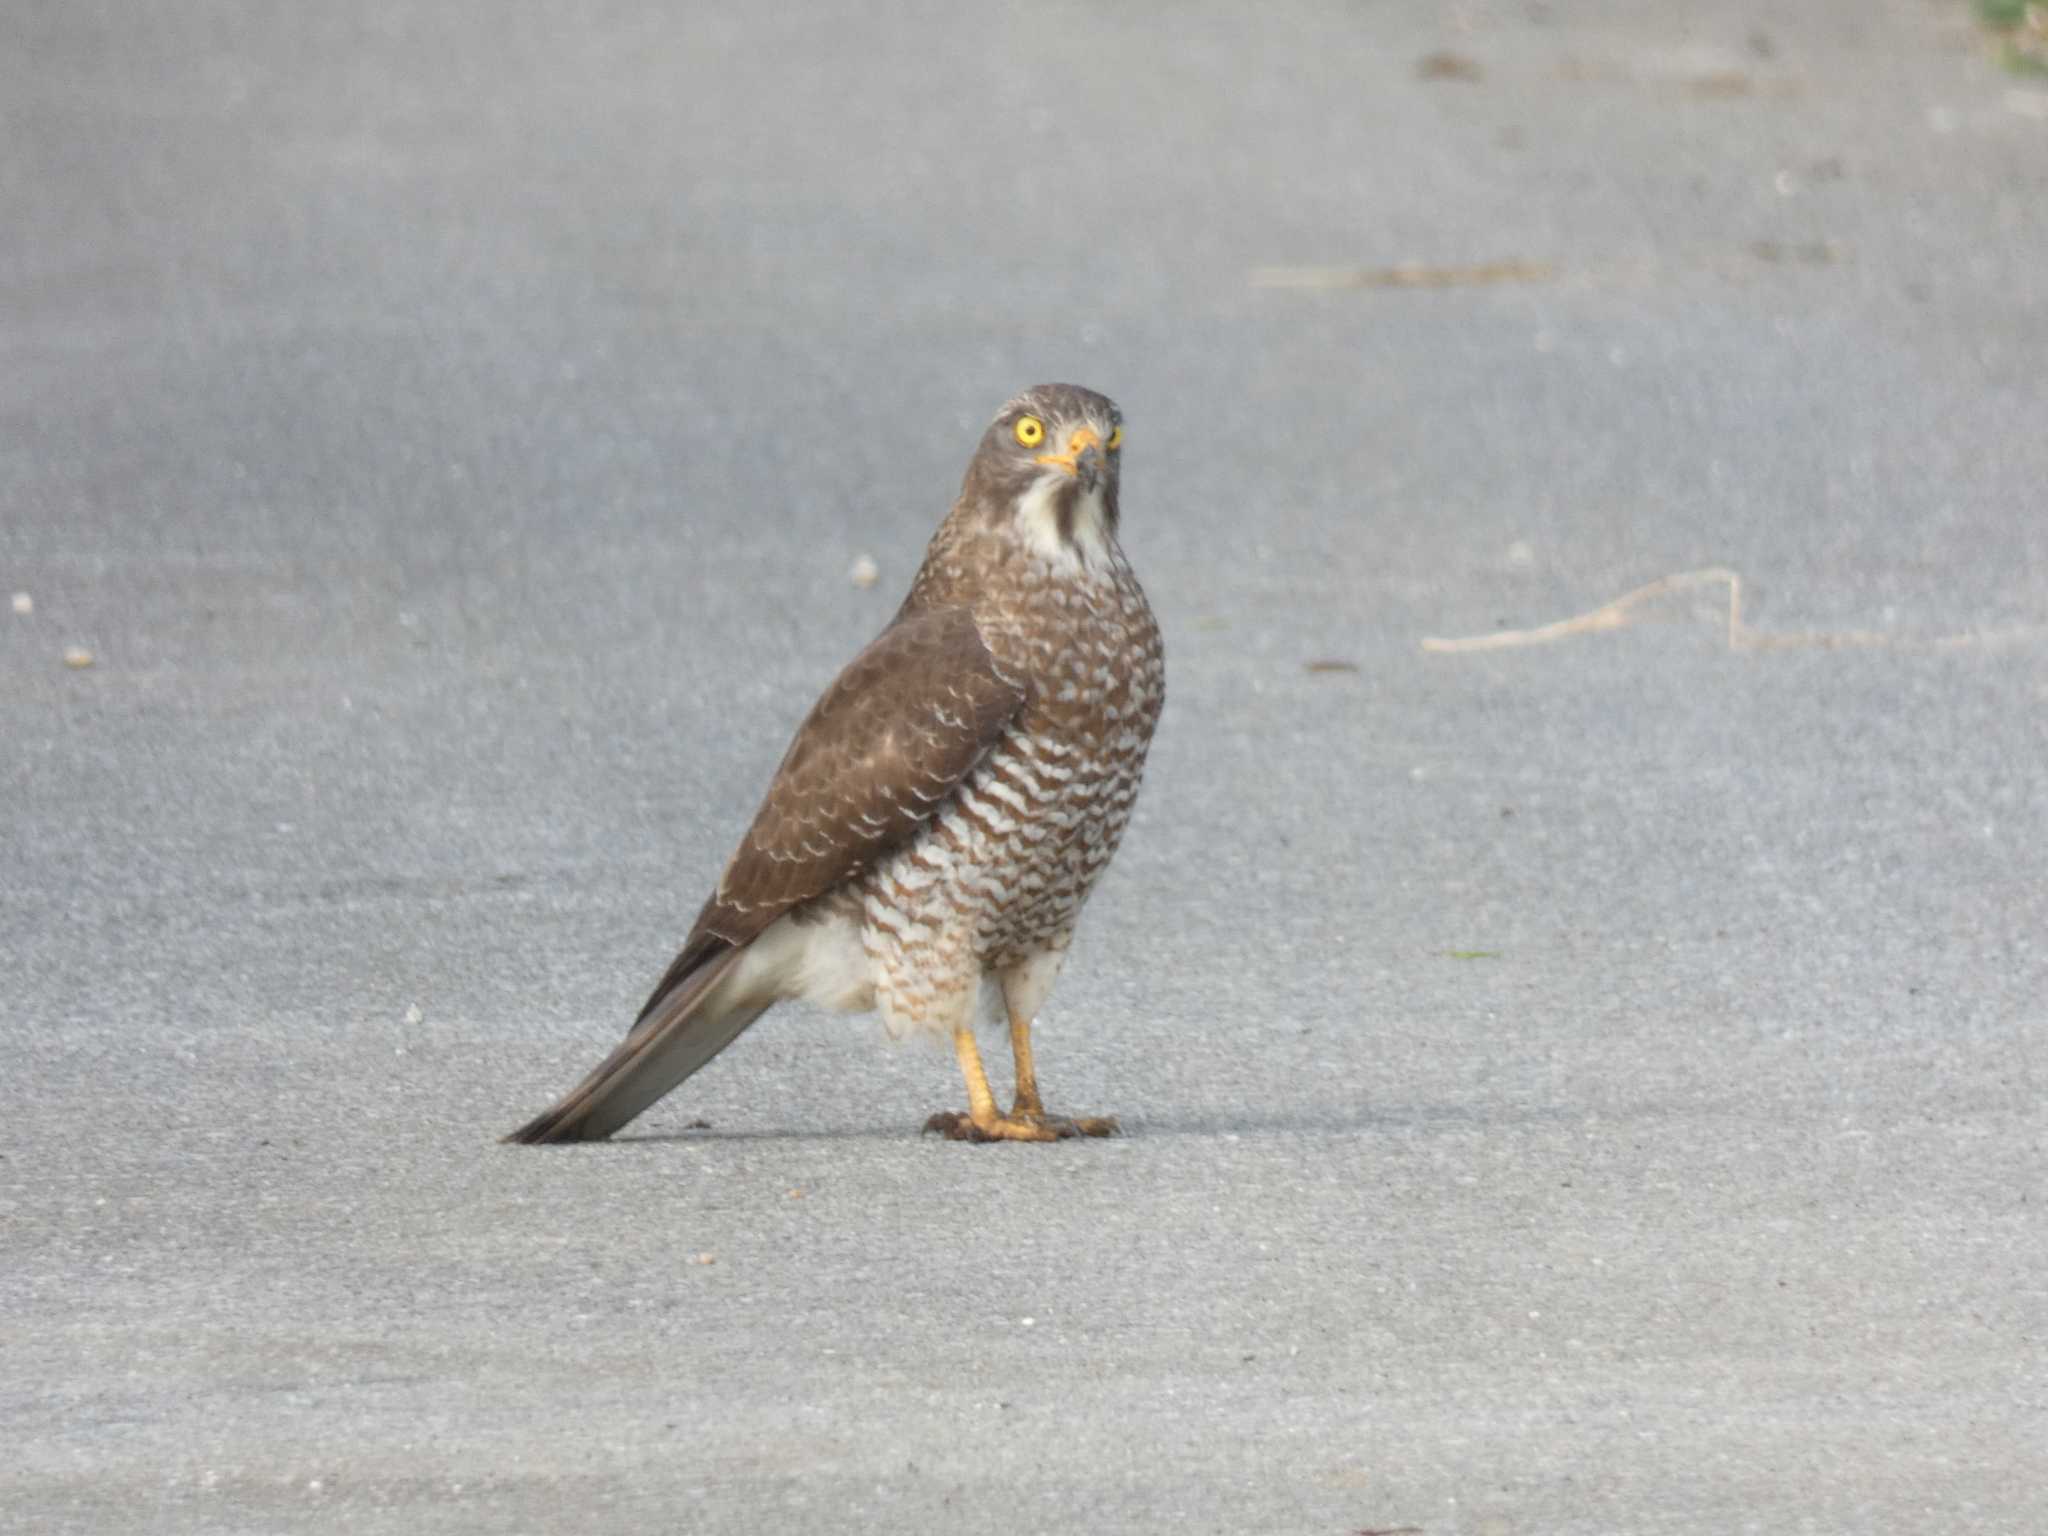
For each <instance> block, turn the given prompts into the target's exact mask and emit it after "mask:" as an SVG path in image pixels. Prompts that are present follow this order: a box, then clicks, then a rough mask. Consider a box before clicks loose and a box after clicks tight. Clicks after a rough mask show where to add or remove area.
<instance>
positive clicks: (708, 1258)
mask: <svg viewBox="0 0 2048 1536" xmlns="http://www.w3.org/2000/svg"><path fill="white" fill-rule="evenodd" d="M692 1262H693V1263H697V1264H716V1263H717V1262H718V1255H717V1254H715V1253H700V1254H698V1255H697V1257H696V1258H695V1259H694V1260H693V1261H692Z"/></svg>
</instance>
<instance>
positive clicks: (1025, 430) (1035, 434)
mask: <svg viewBox="0 0 2048 1536" xmlns="http://www.w3.org/2000/svg"><path fill="white" fill-rule="evenodd" d="M1017 441H1018V442H1020V443H1022V444H1023V445H1024V446H1025V447H1026V448H1036V447H1037V446H1038V445H1039V444H1040V443H1042V442H1044V441H1045V423H1044V422H1042V421H1040V420H1039V419H1038V418H1037V417H1036V416H1019V417H1018V418H1017Z"/></svg>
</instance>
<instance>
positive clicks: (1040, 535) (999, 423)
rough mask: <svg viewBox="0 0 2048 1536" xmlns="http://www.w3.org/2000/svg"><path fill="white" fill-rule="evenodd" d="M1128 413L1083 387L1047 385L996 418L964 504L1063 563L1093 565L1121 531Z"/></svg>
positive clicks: (970, 470)
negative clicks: (1120, 478)
mask: <svg viewBox="0 0 2048 1536" xmlns="http://www.w3.org/2000/svg"><path fill="white" fill-rule="evenodd" d="M1123 420H1124V419H1123V413H1122V412H1121V411H1119V410H1118V409H1117V408H1116V402H1115V401H1113V400H1111V399H1110V398H1109V397H1108V396H1106V395H1098V394H1096V393H1095V391H1094V390H1092V389H1083V388H1081V387H1080V386H1079V385H1078V384H1039V385H1036V386H1034V387H1033V388H1031V389H1027V390H1025V391H1024V393H1023V394H1021V395H1019V396H1018V397H1017V398H1016V399H1014V400H1012V401H1011V402H1010V403H1009V404H1008V405H1006V406H1004V407H1003V408H1002V409H1001V410H1000V411H998V412H997V413H996V419H995V420H994V421H992V422H990V423H989V427H988V430H987V431H986V432H984V433H983V434H982V436H981V446H980V447H979V448H978V449H976V450H975V454H974V458H973V460H972V462H970V463H969V464H968V466H967V479H966V481H965V483H964V484H963V485H962V486H961V488H960V494H961V500H962V501H963V502H965V503H967V504H968V505H969V506H972V507H974V508H976V509H977V510H978V511H979V512H980V514H981V515H982V517H984V518H985V519H988V520H990V521H992V522H994V523H996V524H997V525H998V526H999V527H1002V528H1004V530H1005V531H1007V532H1009V533H1011V534H1013V535H1014V536H1015V537H1017V538H1019V539H1021V540H1022V541H1023V542H1024V543H1025V544H1027V545H1028V546H1030V547H1031V548H1032V549H1033V551H1034V552H1036V553H1038V554H1040V555H1042V556H1044V557H1045V558H1047V559H1050V560H1054V561H1057V562H1060V563H1065V562H1067V561H1072V560H1078V561H1080V562H1081V563H1082V564H1084V565H1085V564H1090V563H1093V561H1094V560H1095V559H1096V558H1097V557H1098V556H1100V555H1101V554H1102V553H1103V552H1104V551H1105V550H1106V549H1107V547H1108V542H1109V537H1110V535H1112V534H1113V533H1114V532H1115V531H1116V520H1117V499H1116V489H1117V464H1118V461H1119V460H1120V459H1121V458H1122V457H1123V451H1122V450H1123V445H1124V427H1123Z"/></svg>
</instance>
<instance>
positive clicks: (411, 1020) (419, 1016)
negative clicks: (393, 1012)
mask: <svg viewBox="0 0 2048 1536" xmlns="http://www.w3.org/2000/svg"><path fill="white" fill-rule="evenodd" d="M425 1018H426V1015H425V1014H424V1013H422V1012H420V1005H419V1004H418V1003H414V1004H413V1005H412V1006H411V1007H410V1008H408V1009H406V1010H405V1022H406V1023H408V1024H417V1023H419V1022H420V1021H421V1020H423V1019H425Z"/></svg>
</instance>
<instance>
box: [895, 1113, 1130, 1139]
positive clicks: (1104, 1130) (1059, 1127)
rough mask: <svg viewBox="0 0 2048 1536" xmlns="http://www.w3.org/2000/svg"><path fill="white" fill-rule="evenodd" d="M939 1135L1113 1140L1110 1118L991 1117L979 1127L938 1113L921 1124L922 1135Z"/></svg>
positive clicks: (1113, 1124) (1113, 1125) (962, 1118)
mask: <svg viewBox="0 0 2048 1536" xmlns="http://www.w3.org/2000/svg"><path fill="white" fill-rule="evenodd" d="M934 1132H936V1133H938V1134H939V1135H941V1136H943V1137H945V1138H946V1140H948V1141H1064V1140H1065V1139H1066V1138H1067V1137H1069V1136H1114V1135H1117V1134H1118V1127H1117V1123H1116V1120H1115V1119H1114V1118H1113V1117H1108V1116H1104V1117H1100V1118H1095V1117H1090V1118H1083V1119H1078V1120H1069V1119H1067V1118H1066V1117H1065V1116H1063V1115H1048V1114H1044V1113H1042V1112H1041V1113H1037V1114H1008V1115H992V1116H990V1117H989V1118H988V1120H986V1121H985V1122H983V1123H982V1124H979V1125H977V1124H975V1122H974V1120H973V1118H972V1117H971V1116H968V1115H963V1114H961V1113H960V1112H959V1111H958V1110H941V1111H940V1112H939V1113H938V1114H936V1115H933V1116H932V1117H931V1119H929V1120H927V1121H925V1123H924V1134H925V1135H927V1136H929V1135H931V1134H932V1133H934Z"/></svg>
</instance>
